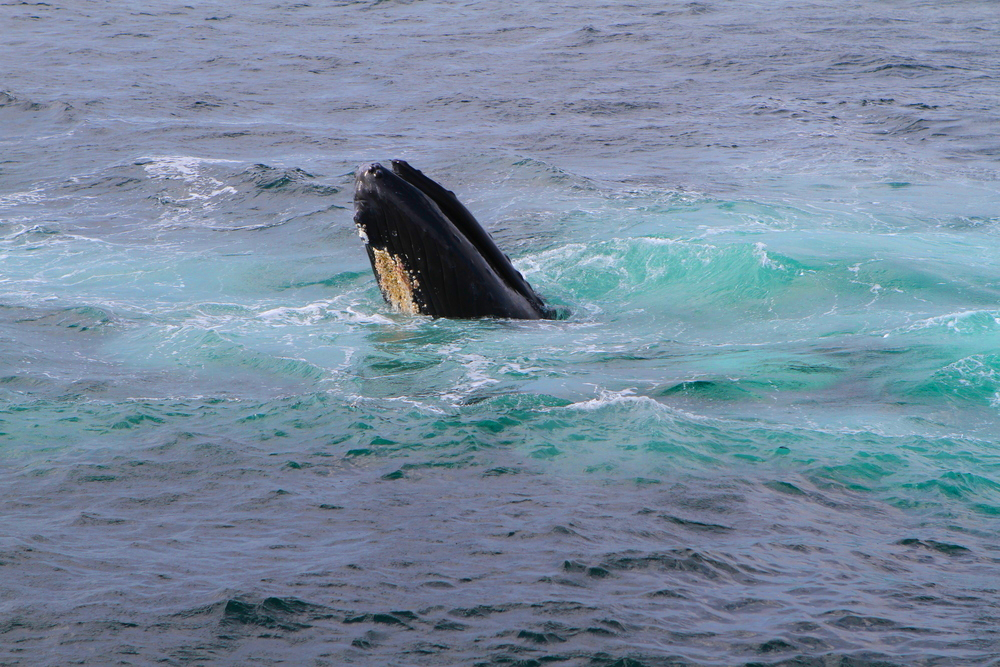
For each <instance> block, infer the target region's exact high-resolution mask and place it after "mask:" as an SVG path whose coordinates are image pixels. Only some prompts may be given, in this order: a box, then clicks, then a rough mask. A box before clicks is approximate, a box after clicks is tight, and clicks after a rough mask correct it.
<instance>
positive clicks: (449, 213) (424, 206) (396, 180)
mask: <svg viewBox="0 0 1000 667" xmlns="http://www.w3.org/2000/svg"><path fill="white" fill-rule="evenodd" d="M391 165H392V168H391V169H386V168H385V167H383V166H382V165H381V164H378V163H372V164H365V165H361V166H360V167H358V170H357V173H356V174H355V181H354V222H355V224H356V225H357V227H358V235H359V236H361V239H362V240H363V241H364V242H365V249H366V250H367V251H368V259H369V260H370V261H371V264H372V271H374V272H375V278H376V279H377V280H378V286H379V289H380V290H381V292H382V296H383V297H385V300H386V301H387V302H388V303H389V305H391V306H392V307H393V308H394V309H395V310H397V311H399V312H403V313H409V314H412V315H430V316H431V317H457V318H475V317H499V318H511V319H524V320H536V319H542V318H548V317H551V316H552V315H551V313H550V311H549V309H548V308H547V307H546V306H545V304H544V303H543V302H542V300H541V299H540V298H539V297H538V295H537V294H535V291H534V290H533V289H532V288H531V286H530V285H529V284H528V282H527V281H526V280H525V279H524V277H523V276H521V274H520V273H518V271H517V269H515V268H514V266H513V264H511V263H510V259H508V258H507V256H506V255H504V254H503V252H501V251H500V249H499V248H498V247H497V245H496V244H495V243H494V242H493V239H492V238H490V236H489V234H487V233H486V231H485V230H484V229H483V228H482V226H481V225H480V224H479V223H478V222H477V221H476V219H475V218H474V217H473V215H472V214H471V213H469V211H468V209H466V208H465V206H463V205H462V203H461V202H460V201H458V198H457V197H455V195H454V193H452V192H450V191H449V190H445V189H444V188H443V187H441V186H440V185H439V184H438V183H436V182H435V181H433V180H431V179H430V178H428V177H427V176H425V175H424V174H423V173H421V172H420V171H418V170H417V169H414V168H413V167H411V166H410V165H409V164H407V163H406V162H404V161H403V160H393V161H392V163H391Z"/></svg>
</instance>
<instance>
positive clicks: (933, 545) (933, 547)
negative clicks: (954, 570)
mask: <svg viewBox="0 0 1000 667" xmlns="http://www.w3.org/2000/svg"><path fill="white" fill-rule="evenodd" d="M896 544H899V545H902V546H904V547H917V548H920V549H927V550H930V551H936V552H938V553H942V554H945V555H946V556H965V555H968V554H969V553H970V551H969V549H968V548H967V547H963V546H962V545H960V544H949V543H947V542H938V541H937V540H920V539H917V538H915V537H907V538H905V539H902V540H900V541H898V542H896Z"/></svg>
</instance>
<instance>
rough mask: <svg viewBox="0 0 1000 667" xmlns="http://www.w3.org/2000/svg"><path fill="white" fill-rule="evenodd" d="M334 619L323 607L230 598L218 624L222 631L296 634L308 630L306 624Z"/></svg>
mask: <svg viewBox="0 0 1000 667" xmlns="http://www.w3.org/2000/svg"><path fill="white" fill-rule="evenodd" d="M334 617H335V615H334V614H331V613H329V612H328V610H327V609H326V608H325V607H322V606H320V605H315V604H312V603H309V602H304V601H302V600H299V599H297V598H278V597H269V598H265V599H264V600H262V601H261V602H256V603H255V602H250V601H247V600H241V599H236V598H233V599H230V600H228V601H227V602H226V603H225V605H224V606H223V609H222V620H221V622H220V624H221V626H222V627H223V628H225V629H228V628H231V627H242V626H249V627H259V628H267V629H271V630H283V631H286V632H298V631H300V630H305V629H307V628H310V627H312V626H311V625H310V623H309V622H306V621H317V620H325V619H330V618H334Z"/></svg>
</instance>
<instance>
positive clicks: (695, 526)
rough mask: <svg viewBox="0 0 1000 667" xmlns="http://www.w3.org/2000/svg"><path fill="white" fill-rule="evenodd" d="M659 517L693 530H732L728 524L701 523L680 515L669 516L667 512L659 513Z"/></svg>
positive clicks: (714, 531)
mask: <svg viewBox="0 0 1000 667" xmlns="http://www.w3.org/2000/svg"><path fill="white" fill-rule="evenodd" d="M660 518H661V519H665V520H666V521H669V522H670V523H673V524H676V525H678V526H683V527H684V528H689V529H691V530H695V531H707V532H712V533H716V532H725V531H730V530H733V528H730V527H729V526H722V525H719V524H717V523H702V522H701V521H692V520H690V519H682V518H681V517H677V516H671V515H667V514H661V515H660Z"/></svg>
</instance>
